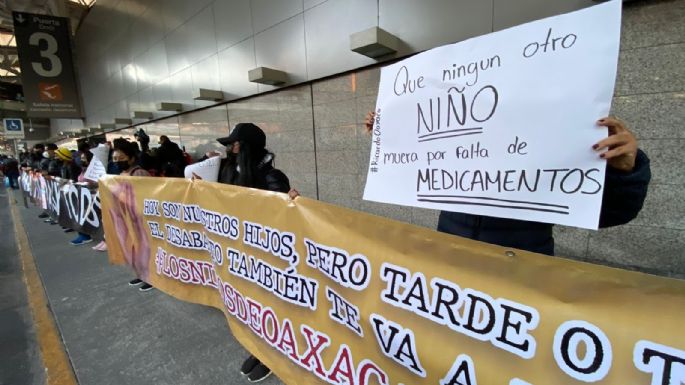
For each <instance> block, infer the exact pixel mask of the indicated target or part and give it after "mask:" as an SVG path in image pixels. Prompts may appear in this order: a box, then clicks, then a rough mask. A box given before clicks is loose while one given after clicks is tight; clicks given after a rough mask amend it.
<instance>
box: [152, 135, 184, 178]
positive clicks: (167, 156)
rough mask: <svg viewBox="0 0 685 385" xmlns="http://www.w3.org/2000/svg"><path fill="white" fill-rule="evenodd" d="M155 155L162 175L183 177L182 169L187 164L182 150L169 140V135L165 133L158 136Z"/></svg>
mask: <svg viewBox="0 0 685 385" xmlns="http://www.w3.org/2000/svg"><path fill="white" fill-rule="evenodd" d="M157 156H158V159H159V163H160V167H161V172H162V176H165V177H183V169H184V168H185V166H186V165H187V163H186V159H185V156H184V155H183V151H182V150H181V148H180V147H178V144H176V143H174V142H172V141H171V140H169V137H168V136H166V135H162V136H160V137H159V147H158V149H157Z"/></svg>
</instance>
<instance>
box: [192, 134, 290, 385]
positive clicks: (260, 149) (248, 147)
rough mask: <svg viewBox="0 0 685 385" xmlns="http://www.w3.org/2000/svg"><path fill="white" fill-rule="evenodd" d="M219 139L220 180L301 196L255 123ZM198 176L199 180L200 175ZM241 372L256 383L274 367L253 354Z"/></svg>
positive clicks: (245, 362)
mask: <svg viewBox="0 0 685 385" xmlns="http://www.w3.org/2000/svg"><path fill="white" fill-rule="evenodd" d="M217 141H218V142H219V143H221V144H222V145H224V146H226V148H227V150H228V151H227V157H226V159H222V160H221V166H220V169H219V179H218V182H219V183H225V184H230V185H237V186H244V187H251V188H258V189H262V190H269V191H277V192H282V193H288V194H289V195H290V197H291V198H294V197H295V196H296V195H294V194H297V195H299V193H297V191H296V190H291V189H290V181H289V180H288V177H287V176H286V175H285V174H284V173H283V172H282V171H281V170H279V169H277V168H275V167H274V166H273V161H274V154H273V153H271V152H269V150H267V149H266V135H265V134H264V131H262V129H261V128H259V127H257V126H256V125H254V124H252V123H238V124H237V125H236V126H235V128H233V131H231V134H230V135H229V136H227V137H224V138H219V139H217ZM209 155H211V156H218V155H219V154H218V153H212V154H209ZM209 155H208V156H209ZM194 178H195V179H199V178H198V177H197V175H194ZM240 373H241V374H243V375H246V376H247V379H248V381H250V382H253V383H254V382H259V381H262V380H264V379H265V378H267V377H268V376H269V375H270V374H271V369H269V367H267V366H266V365H264V364H263V363H262V362H261V361H260V360H259V359H258V358H257V357H255V356H253V355H250V356H249V357H248V358H247V359H246V360H245V361H244V362H243V364H242V366H241V368H240Z"/></svg>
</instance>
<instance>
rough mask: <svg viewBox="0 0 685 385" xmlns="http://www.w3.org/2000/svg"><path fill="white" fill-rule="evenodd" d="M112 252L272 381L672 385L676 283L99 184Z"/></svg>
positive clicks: (381, 224)
mask: <svg viewBox="0 0 685 385" xmlns="http://www.w3.org/2000/svg"><path fill="white" fill-rule="evenodd" d="M100 194H101V199H102V213H103V223H104V228H105V234H106V238H107V243H108V248H109V252H110V260H111V262H113V263H117V264H128V265H129V266H131V267H132V268H133V270H134V272H135V273H136V274H137V275H138V276H139V277H140V278H142V279H143V280H145V281H147V282H149V283H151V284H152V285H154V286H155V287H157V288H158V289H160V290H162V291H164V292H165V293H168V294H170V295H172V296H174V297H176V298H179V299H181V300H185V301H190V302H195V303H200V304H205V305H209V306H214V307H216V308H219V309H222V310H223V312H224V313H225V315H226V317H227V319H228V323H229V325H230V328H231V331H232V332H233V334H234V335H235V337H236V338H237V339H238V341H239V342H240V343H241V344H243V345H244V346H245V347H246V348H247V349H248V350H249V351H250V352H251V353H253V354H254V355H256V356H257V357H258V358H259V359H260V360H262V361H263V362H264V363H265V364H267V365H268V366H269V367H270V368H272V369H273V370H274V372H275V373H276V374H277V375H278V376H279V377H280V378H281V379H282V380H283V381H284V382H285V383H286V384H293V385H294V384H300V385H301V384H322V383H330V384H359V385H363V384H392V385H397V384H405V385H408V384H416V385H419V384H442V385H448V384H449V385H457V384H460V385H465V384H471V385H476V384H515V385H524V384H534V385H538V384H555V385H561V384H569V385H571V384H574V385H577V384H582V383H596V384H644V385H649V384H670V385H675V384H682V383H683V381H685V336H684V335H683V333H682V325H683V322H685V282H683V281H679V280H673V279H667V278H661V277H656V276H651V275H647V274H642V273H637V272H632V271H624V270H619V269H614V268H609V267H604V266H597V265H592V264H587V263H581V262H576V261H572V260H567V259H563V258H555V257H549V256H544V255H539V254H534V253H529V252H524V251H519V250H511V249H506V248H502V247H498V246H493V245H489V244H485V243H481V242H477V241H472V240H467V239H463V238H459V237H456V236H451V235H448V234H442V233H438V232H435V231H432V230H430V229H427V228H422V227H418V226H413V225H410V224H407V223H402V222H398V221H394V220H390V219H386V218H382V217H378V216H374V215H370V214H366V213H362V212H357V211H353V210H349V209H345V208H341V207H336V206H333V205H330V204H326V203H323V202H319V201H315V200H311V199H308V198H304V197H299V198H297V199H296V200H294V201H293V200H290V199H289V198H288V197H287V195H285V194H279V193H273V192H266V191H261V190H254V189H246V188H241V187H235V186H227V185H221V184H216V183H210V182H206V181H188V180H183V179H161V178H136V177H113V176H109V177H105V178H103V179H101V180H100Z"/></svg>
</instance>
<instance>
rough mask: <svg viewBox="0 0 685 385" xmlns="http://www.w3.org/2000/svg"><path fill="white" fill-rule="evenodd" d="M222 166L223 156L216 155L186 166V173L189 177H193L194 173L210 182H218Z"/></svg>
mask: <svg viewBox="0 0 685 385" xmlns="http://www.w3.org/2000/svg"><path fill="white" fill-rule="evenodd" d="M220 167H221V157H219V156H215V157H212V158H209V159H207V160H204V161H202V162H197V163H193V164H191V165H189V166H186V168H185V170H184V175H185V177H186V178H187V179H191V178H192V177H193V174H196V175H197V176H199V177H200V178H202V179H203V180H206V181H209V182H216V181H217V180H219V168H220Z"/></svg>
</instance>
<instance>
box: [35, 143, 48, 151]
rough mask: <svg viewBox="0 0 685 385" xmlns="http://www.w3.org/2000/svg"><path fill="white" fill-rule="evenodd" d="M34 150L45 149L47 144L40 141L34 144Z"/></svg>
mask: <svg viewBox="0 0 685 385" xmlns="http://www.w3.org/2000/svg"><path fill="white" fill-rule="evenodd" d="M33 149H34V150H45V145H44V144H43V143H38V144H34V145H33Z"/></svg>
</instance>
